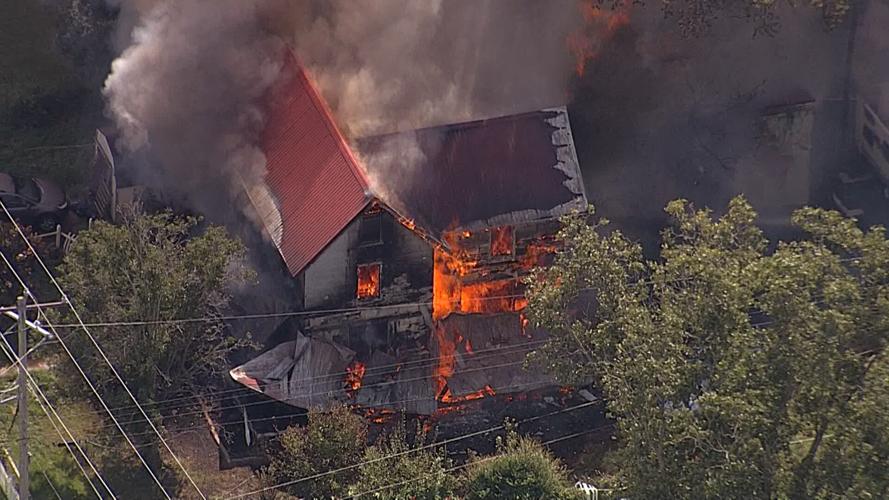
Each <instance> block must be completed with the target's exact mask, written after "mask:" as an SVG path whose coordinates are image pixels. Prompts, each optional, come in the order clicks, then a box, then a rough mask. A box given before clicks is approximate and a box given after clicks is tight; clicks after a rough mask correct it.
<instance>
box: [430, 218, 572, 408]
mask: <svg viewBox="0 0 889 500" xmlns="http://www.w3.org/2000/svg"><path fill="white" fill-rule="evenodd" d="M500 233H501V235H499V236H495V235H494V234H492V245H491V247H492V248H491V253H492V255H494V256H496V255H498V253H495V251H494V246H495V245H494V241H495V240H496V238H508V241H509V250H510V252H509V253H514V241H513V233H512V231H511V230H510V231H508V232H506V231H501V232H500ZM469 237H471V234H470V233H469V232H468V231H463V232H460V233H457V232H450V233H448V234H446V235H445V241H446V242H447V244H448V247H449V249H448V250H445V249H444V248H443V247H437V248H436V249H435V255H434V266H433V269H434V272H433V285H432V290H433V300H432V318H433V319H434V320H435V328H434V332H435V338H436V342H437V344H438V355H439V358H438V366H437V367H436V370H435V375H436V381H437V392H436V394H437V395H438V398H439V400H440V401H441V402H443V403H458V402H461V401H468V400H473V399H479V398H482V397H485V396H490V395H493V394H494V389H493V388H491V387H485V388H484V389H481V390H479V391H476V392H474V393H470V394H465V395H460V396H454V395H453V394H451V392H450V389H448V386H447V381H448V378H450V377H451V376H452V375H453V374H454V362H455V355H456V353H457V348H458V346H460V345H462V346H463V347H464V349H465V352H466V354H467V355H469V356H472V355H474V352H473V349H472V343H471V342H470V341H469V339H464V338H463V336H462V335H460V333H459V332H448V331H446V330H445V329H444V327H443V326H442V324H441V320H443V319H444V318H446V317H447V316H448V315H449V314H451V313H452V312H459V313H503V312H520V311H522V310H523V309H524V308H525V306H526V305H527V304H528V301H527V299H525V297H524V295H523V293H522V292H523V288H522V284H521V281H520V278H519V276H521V275H523V274H525V273H527V272H528V271H529V270H531V269H533V268H535V267H537V266H539V265H541V264H543V259H544V257H545V256H547V255H551V254H552V253H554V252H555V251H556V246H555V245H554V244H552V243H550V242H547V241H544V240H540V241H535V242H532V243H531V244H529V245H528V246H527V247H526V248H525V251H524V253H523V254H522V255H520V256H516V258H515V260H514V261H513V262H514V264H512V265H514V267H515V268H514V270H513V271H514V272H513V273H512V274H513V275H514V276H516V277H514V278H501V279H497V280H489V281H474V282H471V283H467V282H464V278H466V277H467V276H468V275H470V274H471V273H473V272H476V271H482V270H483V269H480V267H479V266H480V264H479V259H478V257H477V256H474V255H472V254H470V252H468V251H466V250H465V249H463V248H462V246H461V245H460V243H461V240H463V239H466V238H469ZM499 255H504V253H499ZM480 276H483V273H481V272H479V273H477V275H476V276H474V278H475V279H478V278H479V277H480ZM521 321H522V335H523V336H527V335H528V334H527V333H526V332H525V327H526V325H527V319H525V317H524V315H522V318H521Z"/></svg>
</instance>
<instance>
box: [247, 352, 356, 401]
mask: <svg viewBox="0 0 889 500" xmlns="http://www.w3.org/2000/svg"><path fill="white" fill-rule="evenodd" d="M354 358H355V352H354V351H352V350H351V349H348V348H346V347H343V346H341V345H339V344H335V343H333V342H325V341H323V340H318V339H314V338H309V337H306V336H304V335H302V334H297V338H296V340H292V341H290V342H284V343H281V344H278V345H277V346H275V347H274V348H272V349H270V350H268V351H266V352H265V353H263V354H261V355H259V356H257V357H255V358H253V359H251V360H250V361H248V362H247V363H245V364H243V365H241V366H239V367H237V368H234V369H232V370H231V372H230V373H231V376H232V378H233V379H235V380H236V381H237V382H240V383H241V384H243V385H245V386H247V387H249V388H251V389H253V390H255V391H257V392H261V393H263V394H265V395H267V396H269V397H271V398H274V399H277V400H278V401H281V402H284V403H287V404H290V405H293V406H298V407H300V408H330V407H331V405H333V404H335V403H336V402H337V401H345V400H346V391H345V387H344V385H343V374H344V373H345V372H346V367H347V366H348V365H349V363H351V362H352V359H354Z"/></svg>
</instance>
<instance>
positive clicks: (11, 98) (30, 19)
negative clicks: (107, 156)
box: [0, 0, 102, 188]
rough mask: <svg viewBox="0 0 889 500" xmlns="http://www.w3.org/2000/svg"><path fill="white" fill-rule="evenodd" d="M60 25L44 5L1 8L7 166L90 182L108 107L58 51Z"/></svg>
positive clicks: (30, 1)
mask: <svg viewBox="0 0 889 500" xmlns="http://www.w3.org/2000/svg"><path fill="white" fill-rule="evenodd" d="M57 22H58V19H57V18H56V17H55V15H54V14H53V11H52V10H50V9H49V7H47V5H46V4H45V3H44V2H39V1H36V0H6V1H4V2H3V3H2V6H0V171H4V172H10V173H15V174H20V175H29V176H39V177H45V178H48V179H51V180H54V181H56V182H58V183H59V184H61V185H63V186H65V187H66V188H76V187H82V186H83V184H84V182H85V180H86V179H87V175H86V174H87V171H88V167H89V164H90V162H91V159H92V154H93V151H92V147H91V142H92V138H93V134H94V130H95V128H96V125H97V124H98V123H100V121H101V110H102V104H101V96H100V95H99V92H98V91H99V89H98V88H89V87H88V85H87V84H85V83H84V82H83V81H81V80H80V78H79V77H78V74H77V71H75V68H73V67H71V65H70V64H69V63H68V61H67V60H66V59H65V58H64V57H62V55H61V54H60V53H59V52H58V50H57V48H56V43H55V39H56V26H57ZM82 145H86V146H82ZM72 146H76V147H72Z"/></svg>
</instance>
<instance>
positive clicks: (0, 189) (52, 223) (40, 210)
mask: <svg viewBox="0 0 889 500" xmlns="http://www.w3.org/2000/svg"><path fill="white" fill-rule="evenodd" d="M0 200H3V204H4V205H6V209H7V210H9V213H11V214H12V216H13V217H15V218H16V219H20V220H22V221H23V222H25V223H27V224H31V225H33V226H34V227H35V228H36V229H39V230H40V231H52V230H53V229H55V227H56V224H58V223H59V222H60V221H61V220H62V217H63V216H64V214H65V210H66V209H67V208H68V200H67V198H65V192H64V191H62V189H61V188H59V187H58V186H56V185H55V184H53V183H51V182H49V181H46V180H43V179H37V178H30V177H18V176H13V175H9V174H5V173H2V172H0Z"/></svg>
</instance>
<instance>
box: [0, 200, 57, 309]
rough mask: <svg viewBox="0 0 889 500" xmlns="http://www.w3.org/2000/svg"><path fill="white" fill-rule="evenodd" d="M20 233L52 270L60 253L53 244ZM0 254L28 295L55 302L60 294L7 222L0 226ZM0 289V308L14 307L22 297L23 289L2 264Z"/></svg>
mask: <svg viewBox="0 0 889 500" xmlns="http://www.w3.org/2000/svg"><path fill="white" fill-rule="evenodd" d="M0 217H2V218H5V217H6V215H5V214H4V213H3V212H2V211H0ZM7 220H9V219H7ZM22 229H23V232H24V233H25V236H26V237H27V238H28V241H30V242H31V245H33V246H34V249H35V250H37V253H38V254H39V255H40V258H41V259H43V261H44V262H45V263H46V264H47V266H49V267H52V266H53V265H55V264H57V263H58V261H59V252H58V250H57V249H56V248H55V246H54V245H53V244H51V243H49V242H48V240H45V239H38V238H36V237H35V234H34V233H33V232H32V231H31V229H30V228H28V227H23V228H22ZM0 251H2V252H3V255H4V256H6V258H7V259H9V261H10V262H11V263H12V265H13V267H14V268H15V270H16V272H17V273H18V274H19V276H21V277H22V279H23V280H24V281H25V283H27V284H28V285H29V286H30V288H31V293H33V294H34V295H35V296H36V297H37V298H38V299H39V300H41V301H51V300H58V298H59V293H58V292H57V291H55V288H54V287H52V286H51V284H50V282H49V278H48V277H47V275H46V273H45V272H44V271H43V269H42V268H41V267H40V263H39V262H37V259H36V258H35V257H34V253H33V252H31V249H30V248H29V247H28V245H27V243H25V240H24V239H22V236H21V235H20V234H19V233H18V231H17V230H16V228H15V226H13V225H12V224H11V223H9V222H6V223H0ZM0 285H2V286H0V305H3V306H10V305H14V304H15V299H16V297H18V296H19V295H22V293H23V290H22V285H21V284H20V283H19V281H18V279H16V277H15V275H14V274H13V273H12V271H10V270H9V267H7V266H6V263H5V262H0Z"/></svg>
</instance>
